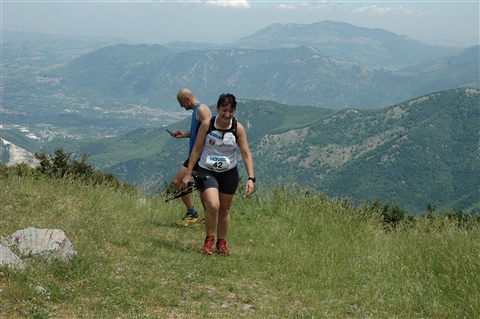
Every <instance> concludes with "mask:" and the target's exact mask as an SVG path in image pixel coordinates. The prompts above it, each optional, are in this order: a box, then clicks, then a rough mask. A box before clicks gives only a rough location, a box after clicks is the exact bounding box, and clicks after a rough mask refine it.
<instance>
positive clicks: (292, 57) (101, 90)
mask: <svg viewBox="0 0 480 319" xmlns="http://www.w3.org/2000/svg"><path fill="white" fill-rule="evenodd" d="M5 38H6V39H5V41H4V44H3V47H2V50H3V52H4V64H5V65H6V67H5V68H4V74H3V77H4V79H5V80H4V90H3V105H2V107H3V110H4V112H3V117H4V122H6V123H15V124H19V125H25V126H28V127H29V128H30V129H32V130H33V131H34V133H39V134H38V135H37V136H39V137H40V138H51V136H53V135H60V134H61V135H64V136H69V137H70V138H83V137H86V136H96V137H99V136H104V137H105V136H112V135H117V134H121V133H126V132H128V131H131V130H133V129H136V128H142V127H157V126H160V125H168V124H171V123H175V122H176V121H178V120H179V119H181V118H183V117H185V113H184V112H182V110H181V109H180V108H179V106H178V103H177V101H176V99H175V96H176V93H177V92H178V90H179V89H180V88H181V87H185V86H187V87H190V88H192V89H193V90H194V92H195V93H196V94H197V96H198V97H199V98H200V100H202V101H203V102H205V103H207V104H208V105H211V104H213V103H214V102H215V100H216V97H218V95H219V94H221V93H224V92H231V93H234V94H235V95H236V96H237V97H239V98H242V99H255V100H270V101H275V102H278V103H282V104H288V105H311V106H317V107H323V108H329V109H337V110H338V109H346V108H356V109H372V108H382V107H387V106H389V105H393V104H396V103H400V102H402V101H404V100H407V99H411V98H415V97H417V96H420V95H424V94H428V93H432V92H437V91H441V90H446V89H453V88H458V87H472V88H478V87H479V77H478V70H479V47H478V46H475V47H470V48H463V49H459V48H451V47H438V46H431V45H425V44H422V43H420V42H418V41H415V40H412V39H409V38H407V37H405V36H399V35H396V34H394V33H392V32H388V31H386V30H380V29H367V28H359V27H355V26H352V25H349V24H346V23H341V22H334V21H324V22H319V23H315V24H310V25H301V24H286V25H278V24H276V25H271V26H269V27H267V28H265V29H262V30H259V31H258V32H256V33H254V34H252V35H251V36H248V37H245V38H243V39H239V40H237V41H235V42H232V43H230V44H225V45H222V46H218V45H208V44H201V45H200V44H192V43H170V44H166V45H129V44H113V45H112V44H111V43H112V42H111V40H109V41H110V42H105V46H104V47H102V48H98V46H99V43H98V39H96V41H97V42H93V43H92V44H91V45H90V47H89V50H90V52H86V50H87V44H86V42H85V40H84V39H82V41H80V40H77V42H75V41H73V40H69V41H66V40H65V39H62V38H60V39H59V38H58V37H53V38H52V37H51V38H48V37H45V36H43V37H40V36H37V38H42V39H43V42H39V41H38V39H37V40H36V41H32V42H31V43H30V46H27V45H26V43H27V40H26V38H28V37H26V36H24V37H12V36H6V37H5ZM17 38H19V40H16V39H17ZM16 41H21V42H20V43H21V44H22V45H21V46H20V45H19V44H18V43H17V42H16ZM62 42H64V43H65V52H62V51H61V47H62V46H61V44H60V43H62ZM49 43H54V46H55V48H58V49H57V50H55V53H54V54H52V52H51V49H49V48H50V46H49V45H48V44H49ZM52 45H53V44H52ZM19 48H23V49H22V50H19ZM26 48H28V49H26ZM74 48H77V49H78V51H77V53H76V55H75V54H74ZM68 57H70V59H69V58H68ZM39 123H41V124H42V126H41V128H38V127H36V126H37V125H38V124H39ZM40 131H41V132H40ZM47 131H48V132H47ZM59 132H61V133H59ZM40 133H41V134H40Z"/></svg>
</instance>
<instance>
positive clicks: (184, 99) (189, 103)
mask: <svg viewBox="0 0 480 319" xmlns="http://www.w3.org/2000/svg"><path fill="white" fill-rule="evenodd" d="M177 101H178V103H179V104H180V106H181V107H183V108H184V109H185V110H193V109H194V108H195V105H196V104H197V103H198V100H197V99H196V98H195V94H193V91H192V90H190V89H188V88H182V89H180V91H178V93H177Z"/></svg>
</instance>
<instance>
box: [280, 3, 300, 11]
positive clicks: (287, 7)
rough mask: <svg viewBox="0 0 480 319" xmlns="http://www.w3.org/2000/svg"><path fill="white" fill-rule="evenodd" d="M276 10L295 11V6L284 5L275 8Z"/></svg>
mask: <svg viewBox="0 0 480 319" xmlns="http://www.w3.org/2000/svg"><path fill="white" fill-rule="evenodd" d="M277 8H278V9H287V10H288V9H296V7H295V6H292V5H286V4H281V5H279V6H277Z"/></svg>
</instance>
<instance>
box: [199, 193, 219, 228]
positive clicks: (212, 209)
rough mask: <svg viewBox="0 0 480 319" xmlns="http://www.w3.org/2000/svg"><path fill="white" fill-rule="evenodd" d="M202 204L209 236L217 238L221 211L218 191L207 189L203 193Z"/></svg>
mask: <svg viewBox="0 0 480 319" xmlns="http://www.w3.org/2000/svg"><path fill="white" fill-rule="evenodd" d="M201 196H202V203H203V206H204V208H205V231H206V233H207V236H215V230H216V229H217V220H218V213H219V209H220V198H219V193H218V189H216V188H213V187H211V188H207V189H206V190H204V191H203V192H201Z"/></svg>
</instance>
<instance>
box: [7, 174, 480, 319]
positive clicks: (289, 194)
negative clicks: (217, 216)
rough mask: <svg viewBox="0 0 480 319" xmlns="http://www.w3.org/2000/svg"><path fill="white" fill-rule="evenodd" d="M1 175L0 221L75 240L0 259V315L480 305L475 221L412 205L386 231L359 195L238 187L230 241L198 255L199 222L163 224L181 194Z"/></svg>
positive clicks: (393, 311)
mask: <svg viewBox="0 0 480 319" xmlns="http://www.w3.org/2000/svg"><path fill="white" fill-rule="evenodd" d="M0 182H1V183H0V190H1V197H0V233H1V234H2V235H8V234H11V233H13V232H14V231H16V230H18V229H23V228H26V227H29V226H32V227H38V228H59V229H62V230H64V231H65V233H66V235H67V237H68V238H69V239H70V240H71V241H72V242H73V244H74V248H75V250H76V251H77V252H78V255H77V257H76V258H75V259H74V260H72V261H70V262H61V261H57V262H53V263H45V262H42V261H39V260H29V261H28V262H27V265H28V266H27V267H26V269H25V270H13V269H9V268H3V269H2V270H1V273H0V290H1V291H2V292H0V302H1V307H0V318H237V317H245V318H478V317H480V310H479V309H480V295H479V291H480V271H479V270H480V228H479V225H478V224H473V225H471V226H470V227H461V226H459V225H458V223H456V222H455V221H454V220H449V219H446V218H433V219H428V218H419V219H417V220H416V221H415V223H408V224H407V223H405V224H401V225H399V226H398V227H397V228H396V229H395V230H390V231H387V230H386V229H385V226H384V225H383V224H382V219H381V214H380V213H379V212H375V211H372V210H371V208H369V207H367V206H360V207H354V206H352V205H351V203H350V202H349V201H348V200H346V199H338V198H329V197H327V196H325V195H323V194H311V193H309V192H307V191H304V190H302V189H297V190H293V191H287V190H285V189H282V188H280V189H277V188H276V189H273V190H260V191H258V192H257V193H255V194H254V195H253V196H252V197H251V198H244V197H243V196H241V195H237V196H236V197H235V199H234V203H233V206H232V223H231V228H230V231H229V235H228V238H227V240H228V245H229V248H230V251H231V252H232V255H231V256H229V257H220V256H216V255H213V256H204V255H201V254H200V253H199V250H200V248H201V246H202V244H203V240H204V235H205V234H204V229H203V227H202V226H197V227H192V228H177V227H174V226H173V225H174V222H175V221H176V220H177V219H179V218H181V217H182V216H183V214H184V206H183V204H182V203H181V201H180V200H176V201H170V202H168V203H165V202H164V199H165V198H163V197H162V196H158V197H142V195H141V194H138V193H136V192H132V191H131V190H123V191H122V190H116V191H115V190H113V189H111V188H108V187H105V186H97V187H92V186H86V185H83V184H81V183H78V182H69V181H65V180H62V179H54V180H52V179H48V178H43V177H29V176H26V177H20V178H19V177H5V176H4V177H2V180H1V181H0ZM194 202H195V204H196V206H197V207H201V204H200V201H199V198H198V195H194ZM37 286H41V287H43V288H45V289H46V293H44V294H42V293H39V292H37V290H35V287H37Z"/></svg>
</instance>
